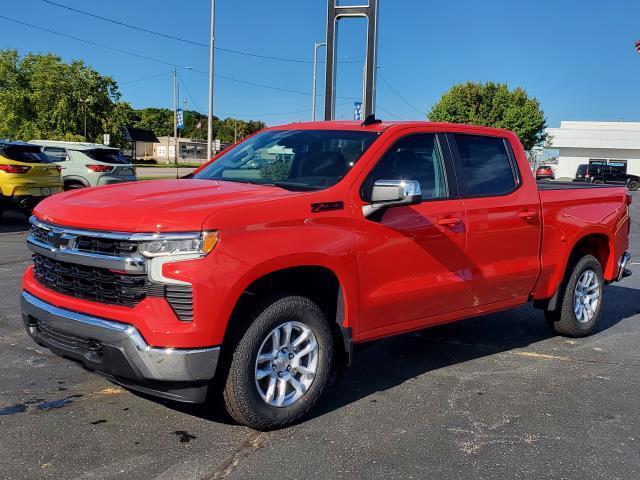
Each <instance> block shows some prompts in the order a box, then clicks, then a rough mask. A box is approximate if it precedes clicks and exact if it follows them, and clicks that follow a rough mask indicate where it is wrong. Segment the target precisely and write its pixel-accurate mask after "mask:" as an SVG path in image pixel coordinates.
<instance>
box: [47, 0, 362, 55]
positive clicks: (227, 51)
mask: <svg viewBox="0 0 640 480" xmlns="http://www.w3.org/2000/svg"><path fill="white" fill-rule="evenodd" d="M40 1H42V2H44V3H46V4H49V5H53V6H55V7H60V8H64V9H65V10H69V11H71V12H75V13H79V14H81V15H86V16H88V17H92V18H96V19H98V20H102V21H104V22H109V23H113V24H116V25H120V26H121V27H126V28H130V29H132V30H137V31H139V32H143V33H148V34H150V35H156V36H158V37H163V38H167V39H169V40H176V41H178V42H183V43H188V44H191V45H196V46H198V47H206V48H209V45H208V44H206V43H200V42H196V41H194V40H189V39H186V38H182V37H177V36H175V35H169V34H167V33H162V32H156V31H154V30H149V29H148V28H142V27H138V26H136V25H131V24H128V23H124V22H121V21H118V20H114V19H112V18H107V17H103V16H100V15H96V14H95V13H91V12H87V11H85V10H80V9H77V8H73V7H70V6H68V5H63V4H61V3H57V2H52V1H51V0H40ZM214 49H215V50H218V51H220V52H226V53H233V54H235V55H244V56H246V57H254V58H262V59H265V60H276V61H279V62H290V63H308V64H311V63H313V61H312V60H302V59H298V58H284V57H274V56H270V55H261V54H258V53H252V52H243V51H240V50H232V49H230V48H222V47H214ZM338 63H361V62H360V61H359V60H344V61H340V62H338Z"/></svg>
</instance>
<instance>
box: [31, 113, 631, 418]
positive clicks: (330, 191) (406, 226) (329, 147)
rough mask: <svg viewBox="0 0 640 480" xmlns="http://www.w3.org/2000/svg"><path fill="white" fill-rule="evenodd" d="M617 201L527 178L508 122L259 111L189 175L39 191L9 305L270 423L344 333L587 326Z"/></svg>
mask: <svg viewBox="0 0 640 480" xmlns="http://www.w3.org/2000/svg"><path fill="white" fill-rule="evenodd" d="M630 203H631V197H630V196H628V195H627V192H626V189H625V188H624V187H623V186H620V187H616V186H606V185H603V186H592V185H584V184H579V183H570V184H561V183H553V182H548V183H544V184H541V185H537V184H536V181H535V179H534V177H533V175H532V173H531V169H530V168H529V165H528V163H527V159H526V156H525V152H524V151H523V149H522V146H521V145H520V142H519V141H518V138H517V137H516V136H515V135H514V134H513V133H511V132H509V131H505V130H498V129H492V128H484V127H472V126H464V125H453V124H442V123H428V122H408V123H383V122H380V121H376V120H369V121H366V122H364V123H363V124H360V123H356V122H325V123H322V122H320V123H307V124H305V123H297V124H292V125H285V126H280V127H275V128H269V129H266V130H264V131H261V132H259V133H257V134H256V135H254V136H251V137H250V138H248V139H246V140H244V141H243V142H241V143H239V144H237V145H235V146H233V147H231V148H230V149H229V150H227V151H225V152H223V153H222V154H220V155H219V156H218V157H216V158H214V159H213V161H211V162H209V163H208V164H206V165H204V166H203V167H202V168H200V169H199V170H198V171H196V172H195V174H193V175H192V176H191V178H188V179H179V180H158V181H148V182H140V183H129V184H119V185H112V186H105V187H99V188H94V189H86V190H75V191H70V192H66V193H62V194H59V195H56V196H54V197H52V198H50V199H47V200H44V201H43V202H42V203H40V204H39V205H38V206H37V208H36V209H35V211H34V216H33V217H32V219H31V223H32V228H31V231H30V234H29V237H28V240H27V242H28V247H29V248H30V249H31V251H32V252H33V265H32V266H29V268H28V269H27V270H26V272H25V274H24V277H23V293H22V299H21V301H22V312H23V318H24V323H25V326H26V329H27V331H28V333H29V334H30V335H31V336H32V337H33V339H34V340H35V341H36V342H38V343H39V344H41V345H44V346H46V347H48V348H50V349H51V350H52V351H53V352H54V353H56V354H59V355H62V356H64V357H67V358H70V359H74V360H76V361H78V362H80V363H81V364H82V365H84V367H86V368H88V369H90V370H93V371H95V372H98V373H100V374H102V375H104V376H106V377H108V378H110V379H112V380H113V381H115V382H117V383H119V384H121V385H124V386H126V387H128V388H131V389H135V390H139V391H142V392H147V393H150V394H154V395H158V396H161V397H165V398H169V399H174V400H179V401H184V402H203V401H205V399H206V398H207V391H208V389H209V390H210V391H216V390H217V391H218V392H219V393H221V394H222V395H223V398H224V402H225V405H226V409H227V410H228V413H229V414H230V415H231V416H232V417H233V418H234V419H235V420H237V421H238V422H240V423H243V424H245V425H249V426H252V427H255V428H258V429H269V428H277V427H281V426H284V425H287V424H290V423H292V422H294V421H296V420H298V419H299V418H300V417H302V416H303V415H304V414H305V413H307V412H308V411H309V410H310V409H311V407H312V406H313V405H314V404H315V403H316V401H317V400H318V398H319V397H320V395H321V394H322V392H323V390H324V389H325V387H326V385H327V379H328V378H329V376H330V374H331V372H332V370H333V369H337V368H341V367H343V366H346V365H348V364H349V362H350V359H351V355H352V351H353V345H354V344H358V343H361V342H366V341H368V340H372V339H377V338H381V337H386V336H389V335H395V334H398V333H402V332H408V331H411V330H416V329H421V328H425V327H429V326H432V325H437V324H442V323H446V322H453V321H456V320H460V319H462V318H467V317H472V316H475V315H480V314H485V313H488V312H495V311H498V310H504V309H507V308H511V307H516V306H519V305H522V304H524V303H526V302H529V301H533V302H534V304H535V305H536V306H538V307H540V308H541V309H543V310H544V313H545V317H546V320H547V321H548V323H549V325H550V326H551V328H552V329H554V330H555V331H556V332H557V333H559V334H562V335H569V336H581V335H586V334H588V333H590V332H591V331H592V330H593V329H594V327H595V325H596V322H597V321H598V317H599V315H600V312H601V310H602V308H603V300H604V287H605V285H606V284H607V283H609V282H613V281H616V280H619V279H620V278H622V277H623V276H626V275H628V274H629V273H630V272H629V271H628V270H627V269H626V266H627V263H628V261H629V254H628V253H627V251H626V250H627V247H628V234H629V225H630V222H629V204H630ZM212 386H213V387H218V388H217V389H216V388H210V387H212Z"/></svg>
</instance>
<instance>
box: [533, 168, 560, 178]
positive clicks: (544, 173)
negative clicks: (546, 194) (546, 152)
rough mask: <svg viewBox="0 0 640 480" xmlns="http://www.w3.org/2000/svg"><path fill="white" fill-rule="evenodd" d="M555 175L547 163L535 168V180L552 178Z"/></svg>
mask: <svg viewBox="0 0 640 480" xmlns="http://www.w3.org/2000/svg"><path fill="white" fill-rule="evenodd" d="M555 178H556V176H555V175H554V173H553V169H552V168H551V167H550V166H549V165H540V166H539V167H538V168H537V169H536V180H553V179H555Z"/></svg>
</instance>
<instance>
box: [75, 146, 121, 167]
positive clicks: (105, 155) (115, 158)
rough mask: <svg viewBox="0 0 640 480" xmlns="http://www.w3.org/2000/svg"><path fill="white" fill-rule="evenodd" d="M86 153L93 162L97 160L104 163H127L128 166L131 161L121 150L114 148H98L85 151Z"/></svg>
mask: <svg viewBox="0 0 640 480" xmlns="http://www.w3.org/2000/svg"><path fill="white" fill-rule="evenodd" d="M84 153H85V154H86V155H87V156H88V157H89V158H92V159H93V160H97V161H98V162H104V163H125V164H128V163H129V161H128V160H127V159H126V158H124V156H123V155H122V153H120V150H115V149H113V148H96V149H93V150H85V151H84Z"/></svg>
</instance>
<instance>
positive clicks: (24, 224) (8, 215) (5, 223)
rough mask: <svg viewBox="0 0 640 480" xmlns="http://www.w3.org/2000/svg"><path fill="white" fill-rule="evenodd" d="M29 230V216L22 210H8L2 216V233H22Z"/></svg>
mask: <svg viewBox="0 0 640 480" xmlns="http://www.w3.org/2000/svg"><path fill="white" fill-rule="evenodd" d="M28 230H29V218H28V217H27V216H26V215H24V214H22V213H21V212H14V211H12V210H7V211H6V212H4V214H3V215H1V216H0V233H20V232H27V231H28Z"/></svg>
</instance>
